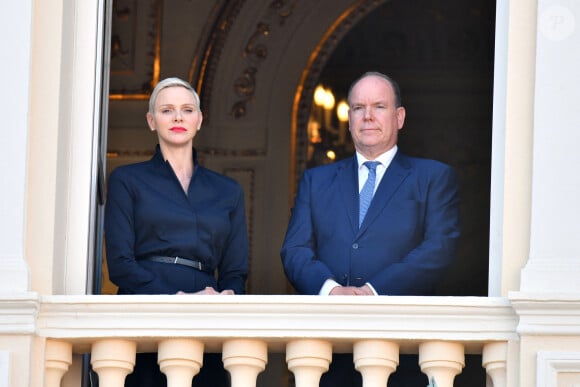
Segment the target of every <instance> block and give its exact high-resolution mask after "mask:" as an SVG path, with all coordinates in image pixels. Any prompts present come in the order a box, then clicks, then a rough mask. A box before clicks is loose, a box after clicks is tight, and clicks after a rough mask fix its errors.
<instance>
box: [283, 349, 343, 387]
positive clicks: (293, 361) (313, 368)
mask: <svg viewBox="0 0 580 387" xmlns="http://www.w3.org/2000/svg"><path fill="white" fill-rule="evenodd" d="M331 361H332V344H330V343H329V342H327V341H324V340H316V339H304V340H294V341H291V342H289V343H288V344H287V345H286V362H287V363H288V369H289V370H290V371H292V373H293V374H294V379H295V380H296V387H318V385H319V383H320V377H321V376H322V374H323V373H324V372H326V371H328V367H329V366H330V362H331Z"/></svg>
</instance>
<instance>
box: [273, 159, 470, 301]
mask: <svg viewBox="0 0 580 387" xmlns="http://www.w3.org/2000/svg"><path fill="white" fill-rule="evenodd" d="M358 208H359V194H358V164H357V160H356V155H355V156H354V157H351V158H349V159H345V160H342V161H338V162H336V163H333V164H329V165H324V166H321V167H316V168H313V169H309V170H307V171H306V172H304V175H303V176H302V179H301V182H300V186H299V190H298V194H297V196H296V199H295V204H294V207H293V209H292V214H291V219H290V223H289V226H288V230H287V232H286V237H285V240H284V244H283V247H282V251H281V256H282V262H283V265H284V270H285V273H286V276H287V277H288V279H289V281H290V282H291V284H292V285H293V286H294V288H295V289H296V290H297V291H298V292H299V293H300V294H318V293H319V291H320V289H321V287H322V285H323V284H324V282H325V281H326V280H327V279H329V278H332V279H334V280H335V281H337V282H338V283H340V284H341V285H344V286H362V285H364V284H365V283H367V282H368V283H370V284H371V285H372V286H373V287H374V289H375V290H376V291H377V293H378V294H380V295H429V294H432V293H433V291H434V288H435V286H436V285H437V283H438V282H439V281H441V279H442V275H443V273H444V271H445V269H446V268H448V267H449V265H450V264H451V262H452V261H453V258H454V255H455V250H456V243H457V239H458V237H459V195H458V183H457V177H456V174H455V172H454V170H453V169H452V168H451V167H449V166H448V165H445V164H443V163H440V162H437V161H434V160H427V159H419V158H412V157H408V156H405V155H403V154H402V153H401V152H400V151H398V152H397V154H396V155H395V158H394V159H393V161H392V162H391V164H390V165H389V167H388V168H387V170H386V171H385V174H384V176H383V178H382V180H381V182H380V184H379V186H378V188H377V190H376V193H375V195H374V197H373V200H372V202H371V205H370V207H369V210H368V212H367V215H366V217H365V219H364V222H363V224H362V225H361V227H360V229H359V226H358Z"/></svg>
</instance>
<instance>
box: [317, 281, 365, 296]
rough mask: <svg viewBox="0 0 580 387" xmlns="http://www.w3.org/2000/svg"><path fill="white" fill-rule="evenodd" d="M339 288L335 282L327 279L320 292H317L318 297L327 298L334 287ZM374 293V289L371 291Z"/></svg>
mask: <svg viewBox="0 0 580 387" xmlns="http://www.w3.org/2000/svg"><path fill="white" fill-rule="evenodd" d="M337 286H340V284H339V283H338V282H336V281H335V280H333V279H327V280H326V281H325V282H324V284H323V285H322V287H321V288H320V291H319V292H318V295H320V296H328V295H329V294H330V292H331V291H332V289H334V288H335V287H337ZM373 291H374V289H373Z"/></svg>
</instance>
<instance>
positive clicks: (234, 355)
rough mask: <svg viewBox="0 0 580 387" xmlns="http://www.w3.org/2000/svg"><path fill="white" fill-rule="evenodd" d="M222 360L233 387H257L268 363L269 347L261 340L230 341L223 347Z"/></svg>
mask: <svg viewBox="0 0 580 387" xmlns="http://www.w3.org/2000/svg"><path fill="white" fill-rule="evenodd" d="M222 360H223V362H224V368H225V369H226V370H228V372H229V373H230V375H231V379H232V387H255V386H256V381H257V378H258V374H259V373H260V372H262V371H264V369H265V368H266V363H267V362H268V345H267V344H266V343H265V342H263V341H260V340H252V339H233V340H228V341H226V342H225V343H224V345H223V349H222Z"/></svg>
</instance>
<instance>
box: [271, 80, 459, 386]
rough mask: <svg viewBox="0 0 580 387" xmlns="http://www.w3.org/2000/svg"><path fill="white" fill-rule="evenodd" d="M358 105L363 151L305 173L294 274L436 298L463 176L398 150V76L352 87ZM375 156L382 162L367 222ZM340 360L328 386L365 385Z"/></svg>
mask: <svg viewBox="0 0 580 387" xmlns="http://www.w3.org/2000/svg"><path fill="white" fill-rule="evenodd" d="M348 104H349V108H350V109H349V130H350V133H351V137H352V140H353V143H354V146H355V149H356V154H355V155H354V156H353V157H351V158H348V159H345V160H341V161H338V162H336V163H333V164H329V165H324V166H320V167H316V168H313V169H309V170H307V171H306V172H304V175H303V176H302V179H301V182H300V186H299V190H298V194H297V196H296V199H295V203H294V208H293V209H292V215H291V219H290V223H289V225H288V230H287V232H286V238H285V240H284V244H283V246H282V251H281V256H282V262H283V265H284V270H285V273H286V275H287V277H288V279H289V281H290V282H291V283H292V285H293V286H294V288H295V289H296V290H297V292H298V293H300V294H320V295H432V294H433V293H434V290H435V287H436V285H437V284H438V283H439V282H440V281H441V280H442V277H443V274H444V272H445V270H446V269H447V268H448V267H449V266H450V264H451V262H452V261H453V258H454V255H455V249H456V244H457V240H458V238H459V195H458V182H457V177H456V174H455V172H454V170H453V169H452V168H451V167H449V166H448V165H445V164H443V163H440V162H437V161H434V160H427V159H419V158H413V157H409V156H406V155H404V154H403V153H401V152H400V151H399V150H398V148H397V137H398V132H399V130H401V128H402V127H403V124H404V121H405V108H404V107H403V106H402V105H401V97H400V91H399V87H398V85H397V83H396V82H395V81H394V80H393V79H391V78H390V77H388V76H386V75H384V74H381V73H377V72H369V73H365V74H364V75H363V76H361V77H360V78H359V79H357V80H356V81H355V82H354V83H353V85H352V86H351V88H350V91H349V94H348ZM367 161H378V162H379V163H378V165H377V167H376V180H375V185H374V187H373V188H374V196H372V200H371V202H370V206H369V207H368V211H367V212H366V215H365V216H364V218H363V219H362V221H361V223H360V225H359V192H360V191H361V190H362V188H363V186H364V184H365V182H366V180H367V177H368V176H369V169H368V168H367V166H366V164H365V162H367ZM349 362H350V366H349V369H352V370H353V367H352V357H350V358H349ZM336 363H337V356H335V358H334V360H333V363H332V365H331V371H330V372H329V373H327V374H325V375H324V376H323V378H322V381H321V386H324V385H328V386H341V387H344V386H350V385H352V386H357V385H360V374H358V373H354V372H353V376H352V378H353V381H352V383H350V382H347V381H346V380H347V379H345V378H350V377H349V376H345V375H339V376H338V377H336V378H332V375H333V374H334V375H335V376H336V375H337V373H336V372H334V371H333V368H334V369H335V370H336V369H337V368H338V367H336V366H334V365H335V364H336ZM340 368H341V369H342V368H344V367H340ZM357 374H358V375H357ZM394 375H396V374H394ZM394 375H393V376H394ZM395 379H396V378H395ZM421 380H423V379H421ZM424 381H427V379H426V378H424ZM389 385H391V383H389ZM416 385H421V384H416ZM425 385H426V383H425Z"/></svg>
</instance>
